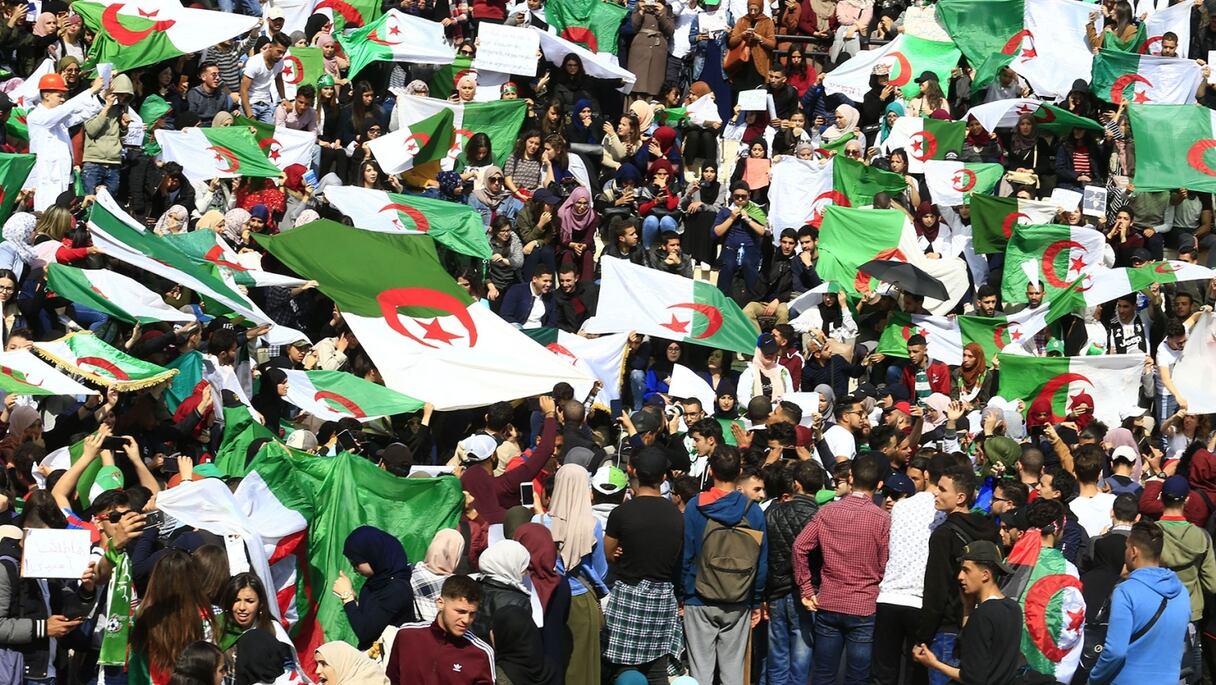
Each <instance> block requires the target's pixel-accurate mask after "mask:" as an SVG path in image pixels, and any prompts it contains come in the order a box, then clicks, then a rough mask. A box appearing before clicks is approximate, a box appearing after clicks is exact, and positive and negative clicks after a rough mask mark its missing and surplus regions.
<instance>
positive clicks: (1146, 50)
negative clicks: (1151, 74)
mask: <svg viewBox="0 0 1216 685" xmlns="http://www.w3.org/2000/svg"><path fill="white" fill-rule="evenodd" d="M1163 37H1164V36H1149V37H1148V38H1145V39H1144V44H1143V45H1141V46H1140V54H1141V55H1158V54H1161V51H1160V50H1158V51H1157V52H1150V50H1151V46H1152V44H1153V43H1160V42H1161V39H1162V38H1163Z"/></svg>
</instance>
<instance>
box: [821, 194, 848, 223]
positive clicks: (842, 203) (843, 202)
mask: <svg viewBox="0 0 1216 685" xmlns="http://www.w3.org/2000/svg"><path fill="white" fill-rule="evenodd" d="M829 202H830V203H832V204H834V205H836V206H837V207H852V205H851V204H850V203H849V198H847V197H845V196H844V193H842V192H840V191H839V190H829V191H827V192H824V193H820V194H819V195H818V197H816V198H815V199H814V200H811V225H812V226H816V227H818V226H819V224H821V223H823V213H824V210H826V209H827V204H828V203H829Z"/></svg>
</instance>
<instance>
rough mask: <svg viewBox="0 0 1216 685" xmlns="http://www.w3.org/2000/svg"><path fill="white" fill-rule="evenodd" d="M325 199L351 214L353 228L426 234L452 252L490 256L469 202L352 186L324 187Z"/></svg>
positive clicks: (486, 240)
mask: <svg viewBox="0 0 1216 685" xmlns="http://www.w3.org/2000/svg"><path fill="white" fill-rule="evenodd" d="M325 199H326V200H328V201H329V204H330V205H332V206H333V207H335V208H336V209H337V210H338V211H339V212H342V213H343V214H345V215H346V216H348V217H350V219H351V221H352V222H353V223H354V225H355V228H362V229H365V230H368V231H380V232H383V233H404V234H406V235H422V234H426V235H429V236H431V237H432V238H434V239H435V242H437V243H439V244H440V245H443V246H444V247H446V248H448V249H449V250H452V251H453V252H459V253H460V254H464V255H469V256H471V257H477V258H478V259H486V260H488V259H489V258H490V241H489V239H488V238H487V237H486V229H485V224H484V223H483V222H482V219H481V215H480V214H478V213H477V212H476V211H475V210H474V209H472V208H471V207H469V206H468V205H462V204H457V203H453V202H447V201H444V200H433V199H430V198H425V197H418V196H416V195H398V194H396V193H388V192H385V191H383V190H371V189H369V188H356V187H354V186H332V187H330V188H326V189H325Z"/></svg>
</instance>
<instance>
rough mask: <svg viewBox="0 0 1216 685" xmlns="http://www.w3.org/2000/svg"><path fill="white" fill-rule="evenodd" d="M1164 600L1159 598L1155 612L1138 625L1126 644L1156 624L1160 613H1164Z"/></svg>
mask: <svg viewBox="0 0 1216 685" xmlns="http://www.w3.org/2000/svg"><path fill="white" fill-rule="evenodd" d="M1166 601H1167V600H1166V599H1165V598H1164V597H1162V598H1161V604H1159V605H1157V613H1155V614H1153V617H1152V618H1150V619H1149V620H1148V623H1145V624H1144V625H1143V626H1141V627H1140V629H1139V630H1137V631H1136V632H1134V633H1132V636H1131V638H1129V639H1128V641H1127V644H1129V645H1130V644H1132V643H1133V642H1135V641H1136V640H1139V639H1140V638H1142V637H1144V636H1145V635H1146V634H1148V631H1150V630H1152V629H1153V626H1155V625H1157V619H1159V618H1161V614H1163V613H1165V605H1166Z"/></svg>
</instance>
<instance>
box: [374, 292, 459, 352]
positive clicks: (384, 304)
mask: <svg viewBox="0 0 1216 685" xmlns="http://www.w3.org/2000/svg"><path fill="white" fill-rule="evenodd" d="M376 303H377V304H379V305H380V314H381V316H383V317H384V321H385V323H387V324H388V327H389V328H391V329H393V330H394V331H396V332H397V333H400V334H401V335H403V336H405V337H407V338H409V339H410V340H413V341H414V342H416V343H418V344H419V345H422V346H424V347H430V348H435V347H436V346H435V345H432V344H430V343H428V342H425V341H424V340H422V339H421V338H419V337H418V336H416V335H414V334H413V333H411V332H410V331H409V329H408V328H406V327H405V324H403V323H402V322H401V315H400V314H399V313H398V312H397V310H398V309H400V308H402V307H424V308H427V309H441V310H443V311H444V312H446V313H447V314H449V315H451V316H453V317H455V318H456V321H458V322H459V323H460V325H461V326H463V327H464V329H465V331H466V332H467V333H468V334H469V347H473V346H474V345H476V344H477V325H476V324H475V323H473V317H472V316H471V315H470V314H469V310H468V308H466V307H465V305H464V304H462V303H461V301H460V300H458V299H456V298H455V297H453V296H451V295H449V294H447V293H443V292H439V291H438V290H433V289H431V288H390V289H389V290H385V291H383V292H381V293H380V294H379V295H377V296H376ZM448 345H449V346H450V345H451V343H448Z"/></svg>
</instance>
